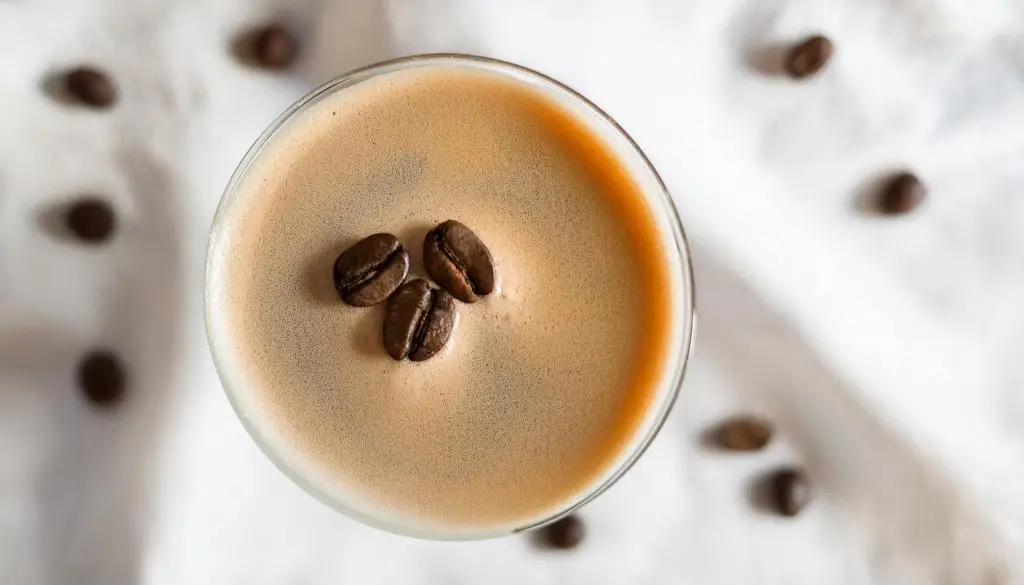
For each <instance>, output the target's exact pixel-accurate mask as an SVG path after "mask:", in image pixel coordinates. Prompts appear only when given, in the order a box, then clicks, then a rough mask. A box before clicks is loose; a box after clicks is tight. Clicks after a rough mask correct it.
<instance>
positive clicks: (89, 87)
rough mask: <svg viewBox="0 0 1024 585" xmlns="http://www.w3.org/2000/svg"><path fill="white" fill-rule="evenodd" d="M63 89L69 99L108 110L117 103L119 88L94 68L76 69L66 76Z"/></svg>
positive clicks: (104, 74)
mask: <svg viewBox="0 0 1024 585" xmlns="http://www.w3.org/2000/svg"><path fill="white" fill-rule="evenodd" d="M63 86H64V87H63V89H64V92H65V93H66V94H67V96H68V97H70V98H71V99H74V100H75V101H77V102H78V103H80V104H82V105H85V106H90V107H93V108H96V109H106V108H109V107H111V106H113V105H114V102H116V101H117V88H115V87H114V82H113V81H112V80H111V79H110V76H108V75H107V74H106V73H104V72H103V71H100V70H99V69H96V68H94V67H86V66H83V67H76V68H75V69H72V70H70V71H68V72H67V73H65V74H64V78H63Z"/></svg>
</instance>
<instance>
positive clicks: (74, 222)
mask: <svg viewBox="0 0 1024 585" xmlns="http://www.w3.org/2000/svg"><path fill="white" fill-rule="evenodd" d="M65 222H66V223H67V226H68V229H69V230H71V233H73V234H74V235H75V236H77V237H78V238H79V239H80V240H82V241H83V242H87V243H90V244H99V243H102V242H105V241H107V240H109V239H110V238H111V236H113V234H114V230H116V229H117V215H116V214H115V213H114V208H113V207H111V206H110V204H109V203H107V202H106V201H104V200H102V199H97V198H93V197H85V198H82V199H79V200H78V201H75V202H74V203H72V204H71V206H70V207H68V210H67V215H66V216H65Z"/></svg>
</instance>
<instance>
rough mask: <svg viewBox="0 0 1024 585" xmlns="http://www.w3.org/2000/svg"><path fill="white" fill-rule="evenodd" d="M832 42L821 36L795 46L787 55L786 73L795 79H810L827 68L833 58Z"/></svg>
mask: <svg viewBox="0 0 1024 585" xmlns="http://www.w3.org/2000/svg"><path fill="white" fill-rule="evenodd" d="M833 51H834V47H833V45H832V41H830V40H828V38H826V37H823V36H821V35H816V36H813V37H810V38H808V39H807V40H805V41H803V42H801V43H800V44H798V45H796V46H794V47H793V48H791V49H790V50H789V53H788V54H787V55H786V63H785V67H786V73H788V74H789V76H790V77H792V78H793V79H804V78H807V77H810V76H812V75H814V74H816V73H818V72H819V71H821V70H822V68H824V67H825V65H826V64H827V63H828V61H829V59H831V58H832V53H833Z"/></svg>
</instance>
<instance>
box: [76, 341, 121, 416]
mask: <svg viewBox="0 0 1024 585" xmlns="http://www.w3.org/2000/svg"><path fill="white" fill-rule="evenodd" d="M77 377H78V387H79V389H80V390H81V391H82V394H84V395H85V397H86V399H87V400H88V401H89V402H90V403H92V404H94V405H96V406H101V407H110V406H114V405H116V404H118V403H120V402H121V401H122V400H123V399H124V395H125V389H126V387H127V376H126V375H125V371H124V365H123V364H122V363H121V359H120V358H119V357H118V356H117V354H115V353H114V352H112V351H110V350H108V349H96V350H93V351H90V352H89V353H88V354H86V355H85V356H83V357H82V359H81V361H80V362H79V363H78V375H77Z"/></svg>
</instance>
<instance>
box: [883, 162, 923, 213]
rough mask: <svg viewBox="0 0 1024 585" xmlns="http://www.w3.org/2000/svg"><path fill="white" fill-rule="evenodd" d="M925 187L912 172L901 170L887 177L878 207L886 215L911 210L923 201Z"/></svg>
mask: <svg viewBox="0 0 1024 585" xmlns="http://www.w3.org/2000/svg"><path fill="white" fill-rule="evenodd" d="M926 195H927V189H925V186H924V184H923V183H921V180H920V179H918V178H917V177H916V176H915V175H914V174H912V173H908V172H902V173H899V174H897V175H896V176H894V177H892V178H891V179H889V181H888V182H887V184H886V185H885V187H884V188H883V189H882V192H881V196H880V197H879V200H878V209H879V211H881V212H882V213H885V214H888V215H899V214H903V213H907V212H910V211H913V210H914V209H915V208H916V207H917V206H918V205H920V204H921V202H922V201H924V198H925V196H926Z"/></svg>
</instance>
